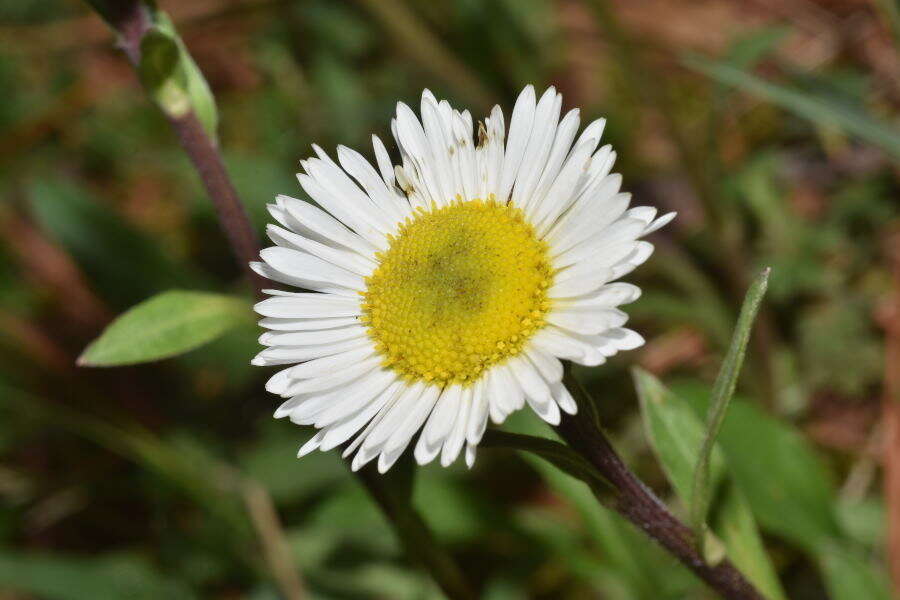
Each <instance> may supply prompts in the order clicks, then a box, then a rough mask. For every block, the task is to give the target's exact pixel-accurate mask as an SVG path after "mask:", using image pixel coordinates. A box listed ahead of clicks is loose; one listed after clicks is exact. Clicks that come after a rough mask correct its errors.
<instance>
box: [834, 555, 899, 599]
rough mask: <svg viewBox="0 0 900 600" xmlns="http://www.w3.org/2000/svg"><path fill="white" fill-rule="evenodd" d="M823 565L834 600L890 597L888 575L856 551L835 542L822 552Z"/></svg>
mask: <svg viewBox="0 0 900 600" xmlns="http://www.w3.org/2000/svg"><path fill="white" fill-rule="evenodd" d="M819 566H820V568H821V570H822V575H823V577H824V579H825V587H826V588H828V597H829V598H830V599H831V600H858V599H860V598H865V599H866V600H890V598H891V593H890V586H889V584H888V581H887V576H886V575H885V574H884V572H883V571H881V570H880V569H878V570H876V568H875V567H874V565H873V564H871V563H870V562H868V561H866V560H864V559H862V558H861V557H860V556H859V555H858V554H857V553H856V552H853V551H852V550H850V549H848V548H846V547H842V546H839V545H837V544H835V543H828V544H824V545H823V547H822V548H821V550H820V551H819Z"/></svg>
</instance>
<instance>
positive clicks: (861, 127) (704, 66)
mask: <svg viewBox="0 0 900 600" xmlns="http://www.w3.org/2000/svg"><path fill="white" fill-rule="evenodd" d="M683 62H684V64H685V65H686V66H687V67H688V68H690V69H693V70H695V71H698V72H700V73H702V74H704V75H706V76H707V77H710V78H711V79H714V80H716V81H719V82H722V83H725V84H728V85H731V86H734V87H737V88H739V89H742V90H744V91H746V92H749V93H751V94H753V95H756V96H759V97H760V98H763V99H765V100H768V101H769V102H772V103H773V104H777V105H778V106H780V107H782V108H784V109H786V110H789V111H791V112H793V113H794V114H796V115H797V116H799V117H801V118H803V119H806V120H808V121H812V122H813V123H816V124H818V125H822V126H826V127H835V126H838V127H841V128H843V129H845V130H846V131H847V132H848V133H851V134H853V135H855V136H857V137H858V138H860V139H861V140H863V141H866V142H868V143H870V144H872V145H874V146H877V147H879V148H881V149H882V150H884V151H885V152H887V153H888V154H891V155H892V156H894V157H895V158H900V132H898V131H897V128H896V127H894V126H893V125H891V124H890V123H887V122H883V121H881V120H879V119H876V118H874V117H872V116H870V115H869V114H867V113H866V112H865V111H864V110H863V109H862V108H859V107H855V106H849V105H846V104H843V103H838V102H835V101H834V100H831V99H828V98H824V97H820V96H815V95H812V94H809V93H807V92H804V91H802V90H799V89H795V88H793V87H790V86H786V85H780V84H776V83H772V82H770V81H767V80H765V79H763V78H761V77H757V76H756V75H753V74H752V73H748V72H746V71H744V70H741V69H738V68H735V67H733V66H731V65H729V64H726V63H720V62H715V61H711V60H708V59H705V58H701V57H698V56H688V57H686V58H685V59H684V60H683Z"/></svg>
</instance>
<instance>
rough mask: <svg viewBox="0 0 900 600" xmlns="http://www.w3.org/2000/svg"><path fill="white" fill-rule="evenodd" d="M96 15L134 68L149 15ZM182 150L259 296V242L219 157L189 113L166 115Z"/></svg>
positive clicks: (129, 6) (102, 6)
mask: <svg viewBox="0 0 900 600" xmlns="http://www.w3.org/2000/svg"><path fill="white" fill-rule="evenodd" d="M93 4H94V6H95V8H97V10H98V12H100V14H101V15H102V16H103V18H104V19H106V20H107V21H108V22H109V24H110V25H111V26H112V27H113V28H114V29H115V30H116V32H118V34H119V46H120V47H121V48H122V51H123V52H125V54H126V55H127V56H128V60H129V61H130V62H131V64H132V65H134V66H135V67H137V66H138V65H139V64H140V61H141V40H142V39H143V37H144V34H145V33H147V30H148V29H150V27H151V25H152V21H151V15H150V11H149V9H148V8H147V6H146V5H145V4H144V3H143V2H140V1H138V0H134V1H131V2H117V1H109V2H107V1H106V0H94V2H93ZM166 118H167V119H168V121H169V123H170V124H171V125H172V129H173V130H174V131H175V135H177V136H178V141H179V142H180V143H181V146H182V148H184V150H185V152H187V155H188V157H189V158H190V159H191V163H193V165H194V168H195V169H196V170H197V174H198V175H199V176H200V180H201V181H202V182H203V187H204V188H206V193H207V195H209V197H210V199H211V200H212V202H213V205H214V206H215V209H216V216H217V217H218V219H219V226H220V227H221V228H222V231H224V232H225V236H226V237H227V238H228V244H229V246H230V247H231V251H232V252H233V253H234V257H235V259H237V261H238V264H239V266H240V267H241V269H242V271H244V272H245V273H246V275H247V277H248V278H249V280H250V282H251V283H252V284H253V287H254V289H255V290H256V292H257V295H259V294H260V290H261V289H262V287H263V285H264V282H265V280H264V279H263V278H261V277H260V276H259V275H257V274H256V273H255V272H253V271H252V270H251V269H250V266H249V265H250V263H251V262H252V261H254V260H258V258H259V240H258V239H257V237H256V233H255V232H254V231H253V227H252V225H251V224H250V219H249V218H248V217H247V212H246V211H245V210H244V205H243V204H241V201H240V199H239V198H238V195H237V191H236V190H235V189H234V185H233V184H232V183H231V179H230V178H229V177H228V172H227V171H226V170H225V164H224V162H223V161H222V154H221V153H220V152H219V148H218V146H217V145H216V143H215V142H213V140H212V139H211V138H210V137H209V135H208V134H207V133H206V131H205V130H204V129H203V125H201V123H200V120H199V119H198V118H197V115H196V114H194V112H193V111H188V113H187V114H185V115H183V116H180V117H172V116H170V115H166Z"/></svg>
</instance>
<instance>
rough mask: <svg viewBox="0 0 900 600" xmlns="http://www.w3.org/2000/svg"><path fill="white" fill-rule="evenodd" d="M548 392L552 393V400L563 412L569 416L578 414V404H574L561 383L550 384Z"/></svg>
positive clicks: (573, 400) (570, 395)
mask: <svg viewBox="0 0 900 600" xmlns="http://www.w3.org/2000/svg"><path fill="white" fill-rule="evenodd" d="M550 390H551V391H552V392H553V399H554V400H555V401H556V403H557V404H558V405H559V407H560V408H561V409H562V410H563V412H566V413H568V414H570V415H574V414H576V413H577V412H578V404H576V403H575V399H574V398H572V394H570V393H569V390H568V389H566V386H565V385H563V383H562V382H558V383H554V384H551V385H550Z"/></svg>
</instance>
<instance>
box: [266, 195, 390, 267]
mask: <svg viewBox="0 0 900 600" xmlns="http://www.w3.org/2000/svg"><path fill="white" fill-rule="evenodd" d="M277 201H278V202H280V203H282V204H283V206H284V209H285V211H286V212H287V214H288V216H290V217H291V218H292V219H293V220H294V222H293V223H292V224H291V229H293V230H294V231H296V232H297V233H299V234H300V235H302V236H304V237H307V238H309V239H312V240H316V241H317V242H321V243H323V244H339V245H341V246H344V247H345V248H348V249H350V250H353V251H354V252H357V253H358V254H360V255H361V256H371V255H372V254H374V253H375V251H376V249H377V246H374V245H372V244H370V243H369V242H367V241H366V240H365V239H364V238H362V237H360V236H359V235H357V234H356V233H354V232H353V231H350V230H349V229H347V227H345V226H344V225H343V224H342V223H341V222H339V221H338V220H337V219H335V218H334V217H332V216H331V215H329V214H328V213H327V212H325V211H324V210H322V209H321V208H318V207H316V206H313V205H312V204H310V203H309V202H304V201H303V200H298V199H297V198H291V197H290V196H284V195H280V196H278V198H277Z"/></svg>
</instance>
